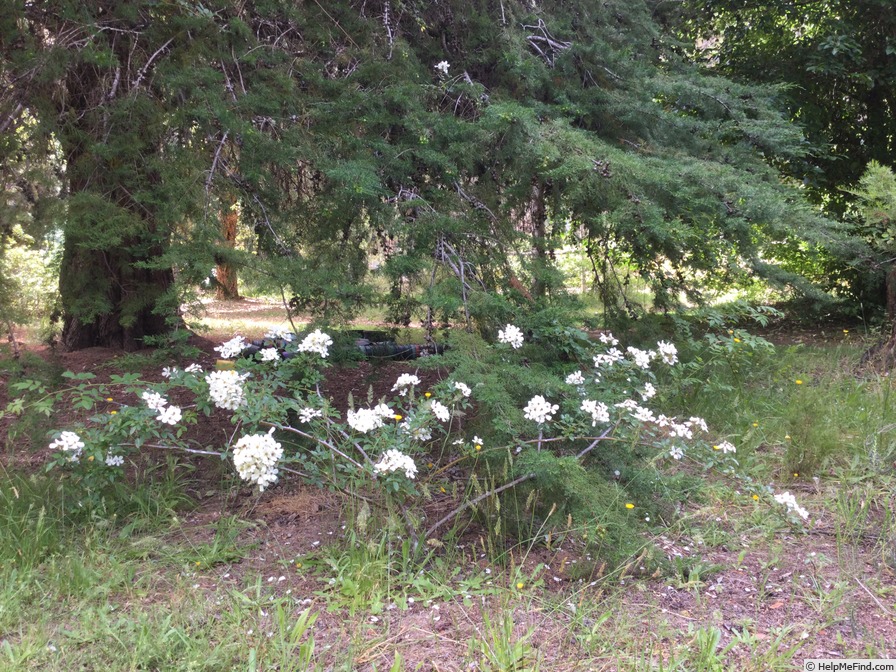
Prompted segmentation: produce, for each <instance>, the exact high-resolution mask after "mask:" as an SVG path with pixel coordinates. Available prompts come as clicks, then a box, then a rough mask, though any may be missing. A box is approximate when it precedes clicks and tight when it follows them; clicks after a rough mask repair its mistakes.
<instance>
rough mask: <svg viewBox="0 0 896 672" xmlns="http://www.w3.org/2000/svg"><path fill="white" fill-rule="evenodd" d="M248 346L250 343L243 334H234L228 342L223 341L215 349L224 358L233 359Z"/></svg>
mask: <svg viewBox="0 0 896 672" xmlns="http://www.w3.org/2000/svg"><path fill="white" fill-rule="evenodd" d="M248 347H249V343H247V342H246V339H245V338H243V337H242V336H234V337H233V338H231V339H230V340H229V341H227V342H226V343H222V344H221V345H219V346H218V347H216V348H215V351H216V352H218V353H219V354H220V355H221V357H223V358H224V359H233V358H234V357H237V356H239V354H240V353H241V352H242V351H243V350H245V349H246V348H248Z"/></svg>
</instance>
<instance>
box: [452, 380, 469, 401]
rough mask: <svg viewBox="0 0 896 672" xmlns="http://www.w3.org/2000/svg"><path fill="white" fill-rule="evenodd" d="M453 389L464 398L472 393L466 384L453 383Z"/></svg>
mask: <svg viewBox="0 0 896 672" xmlns="http://www.w3.org/2000/svg"><path fill="white" fill-rule="evenodd" d="M454 389H455V390H457V391H458V392H460V393H461V394H462V395H464V396H465V397H469V396H470V394H472V392H473V390H471V389H470V387H469V385H467V384H466V383H461V382H459V381H455V383H454Z"/></svg>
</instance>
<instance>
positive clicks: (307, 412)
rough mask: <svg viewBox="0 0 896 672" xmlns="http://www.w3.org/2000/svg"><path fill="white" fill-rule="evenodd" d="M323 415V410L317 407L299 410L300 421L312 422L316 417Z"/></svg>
mask: <svg viewBox="0 0 896 672" xmlns="http://www.w3.org/2000/svg"><path fill="white" fill-rule="evenodd" d="M320 417H323V411H321V410H320V409H317V408H311V407H306V408H303V409H301V410H300V411H299V422H302V423H307V422H311V421H312V420H313V419H314V418H320Z"/></svg>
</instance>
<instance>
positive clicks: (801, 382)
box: [793, 378, 803, 385]
mask: <svg viewBox="0 0 896 672" xmlns="http://www.w3.org/2000/svg"><path fill="white" fill-rule="evenodd" d="M793 382H795V383H796V384H797V385H802V384H803V381H802V380H800V379H799V378H797V379H796V380H795V381H793Z"/></svg>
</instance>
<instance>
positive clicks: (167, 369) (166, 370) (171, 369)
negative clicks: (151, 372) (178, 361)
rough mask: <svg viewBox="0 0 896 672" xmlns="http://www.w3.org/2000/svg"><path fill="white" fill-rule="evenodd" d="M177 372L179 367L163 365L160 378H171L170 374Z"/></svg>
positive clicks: (173, 374)
mask: <svg viewBox="0 0 896 672" xmlns="http://www.w3.org/2000/svg"><path fill="white" fill-rule="evenodd" d="M178 373H179V369H178V368H177V367H176V366H165V367H163V368H162V378H171V376H176V375H177V374H178Z"/></svg>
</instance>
